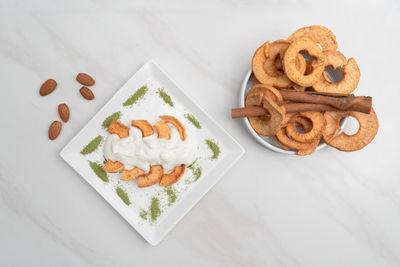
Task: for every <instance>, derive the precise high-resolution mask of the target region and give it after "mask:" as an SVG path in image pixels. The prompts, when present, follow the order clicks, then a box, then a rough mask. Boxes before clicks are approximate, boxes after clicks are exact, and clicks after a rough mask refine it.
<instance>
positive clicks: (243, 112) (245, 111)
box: [231, 107, 268, 119]
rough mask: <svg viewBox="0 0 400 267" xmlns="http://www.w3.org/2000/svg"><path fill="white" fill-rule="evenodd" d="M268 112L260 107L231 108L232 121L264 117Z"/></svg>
mask: <svg viewBox="0 0 400 267" xmlns="http://www.w3.org/2000/svg"><path fill="white" fill-rule="evenodd" d="M267 113H268V112H267V111H266V110H265V109H264V108H262V107H248V108H233V109H232V113H231V116H232V119H236V118H242V117H253V116H264V115H266V114H267Z"/></svg>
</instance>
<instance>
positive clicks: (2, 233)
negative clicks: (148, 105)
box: [0, 0, 400, 267]
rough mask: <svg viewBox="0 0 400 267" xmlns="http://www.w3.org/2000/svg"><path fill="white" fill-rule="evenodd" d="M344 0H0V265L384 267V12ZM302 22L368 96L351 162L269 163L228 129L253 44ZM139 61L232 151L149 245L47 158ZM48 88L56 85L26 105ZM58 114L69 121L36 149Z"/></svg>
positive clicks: (316, 157)
mask: <svg viewBox="0 0 400 267" xmlns="http://www.w3.org/2000/svg"><path fill="white" fill-rule="evenodd" d="M348 2H349V1H328V2H325V3H324V2H321V1H318V3H317V4H316V3H313V2H311V1H307V0H285V1H257V0H252V1H245V0H221V1H190V2H189V1H182V2H180V1H176V0H174V1H160V2H158V1H140V2H139V1H120V2H117V1H104V0H103V1H94V0H80V1H64V2H61V1H33V0H32V1H4V0H1V1H0V81H1V89H0V118H1V135H0V136H1V138H0V266H289V267H291V266H352V267H353V266H363V267H365V266H400V227H399V225H400V167H399V166H400V164H399V156H398V151H399V148H400V145H399V143H398V136H399V134H398V133H397V132H396V131H399V130H400V126H399V125H400V119H399V111H398V110H396V108H397V107H398V106H399V104H398V100H397V99H396V98H397V97H399V98H400V89H399V82H398V76H399V75H398V69H399V68H398V63H399V62H400V56H399V48H398V47H399V42H400V4H399V2H398V1H394V0H393V1H376V2H374V1H357V2H352V3H348ZM311 24H322V25H325V26H327V27H329V28H331V29H332V30H333V31H334V32H335V34H336V36H337V39H338V41H339V44H340V46H339V49H340V50H341V51H342V52H343V53H344V54H345V55H346V56H349V57H350V56H352V57H355V58H356V59H357V61H358V63H359V66H360V69H361V71H362V76H361V82H360V84H359V89H358V91H357V92H358V93H359V94H362V95H373V96H374V107H375V110H376V111H377V113H378V115H379V119H380V129H379V133H378V135H377V136H376V138H375V140H374V141H373V143H372V144H371V145H369V146H368V147H367V148H365V149H364V150H362V151H359V152H354V153H343V152H339V151H337V150H334V149H331V148H327V149H324V150H323V151H319V152H317V153H315V154H313V155H312V156H309V157H293V156H285V155H280V154H277V153H274V152H271V151H268V150H266V149H265V148H263V147H261V146H260V145H258V144H257V143H256V142H255V141H253V140H252V139H251V138H250V135H249V134H248V133H247V132H246V131H245V129H244V127H243V125H242V124H241V122H240V121H233V120H231V119H230V118H229V113H230V108H231V107H233V106H235V104H236V103H237V94H238V89H239V85H240V82H241V80H242V77H243V75H244V74H245V72H246V71H247V69H248V68H249V63H250V60H251V56H252V53H253V52H254V50H255V49H256V48H257V46H258V45H260V44H261V43H263V42H264V41H265V40H274V39H280V38H286V37H287V36H288V35H289V34H290V33H291V32H293V31H294V30H296V29H297V28H299V27H301V26H304V25H311ZM149 59H154V60H155V61H157V62H158V63H159V64H160V65H161V66H162V67H163V68H165V69H166V70H167V71H168V72H169V74H170V75H171V76H172V77H174V78H175V80H176V81H177V83H178V84H179V85H180V86H181V87H182V88H185V90H187V91H188V92H189V94H190V95H191V96H192V97H193V99H195V100H197V101H198V103H199V104H200V105H201V106H202V107H204V108H205V109H206V110H207V111H208V112H209V113H210V114H212V115H213V116H214V117H215V119H216V120H217V121H218V122H219V123H220V124H221V125H222V126H223V127H224V128H225V129H227V130H228V131H229V132H230V133H231V134H232V135H233V136H234V137H235V138H236V139H237V140H238V141H239V142H240V143H241V144H242V145H243V146H244V147H245V148H246V150H247V153H246V154H245V156H244V157H243V158H242V160H241V161H240V162H239V163H238V164H237V165H236V166H235V167H234V168H233V169H232V170H231V171H230V172H228V174H227V175H226V176H225V177H224V178H223V179H222V180H221V181H220V182H219V183H218V184H217V185H216V186H215V187H214V188H213V189H212V190H211V191H210V192H209V193H208V194H207V195H206V196H205V197H204V198H203V199H202V200H201V201H200V203H199V204H198V205H197V206H196V207H195V208H194V209H193V210H192V211H191V212H190V213H189V214H188V215H187V216H186V217H185V218H184V219H183V220H182V221H181V222H180V223H179V224H178V225H177V227H176V228H175V229H174V230H173V231H172V232H171V233H170V234H169V235H168V236H167V238H166V239H165V240H164V241H163V242H162V243H161V244H160V245H159V246H157V247H152V246H150V245H149V244H147V243H146V242H145V241H144V240H143V239H142V238H141V237H140V236H139V235H138V234H137V233H136V232H135V231H134V230H133V229H132V228H131V227H130V226H129V225H128V224H127V223H126V222H125V221H124V220H123V219H122V218H121V217H120V216H119V215H118V214H117V213H116V212H115V211H114V210H113V209H112V208H111V207H110V206H109V205H107V203H106V202H105V201H104V200H103V199H102V198H101V197H100V196H99V195H97V193H96V192H95V191H94V190H93V189H92V188H91V187H90V186H89V185H88V184H86V182H85V181H84V180H83V179H81V178H80V177H79V176H78V174H77V173H75V172H74V170H72V169H71V168H70V167H69V166H67V164H66V163H65V162H64V161H63V160H62V159H61V158H60V157H59V156H58V153H59V151H60V150H61V148H62V147H63V146H64V145H65V144H66V143H67V142H68V141H69V140H70V139H71V138H72V137H73V136H74V135H75V134H76V133H77V132H78V131H79V130H80V129H81V128H82V127H83V126H84V125H85V124H86V123H87V121H88V120H89V119H90V118H91V117H92V116H93V115H94V114H95V113H96V112H97V111H98V110H99V109H100V108H101V106H102V105H103V104H104V103H106V101H107V100H108V99H109V98H110V97H111V96H112V95H113V94H114V92H115V91H117V90H118V88H119V87H120V86H121V85H122V84H123V83H124V82H125V81H126V80H127V79H128V78H129V77H130V76H131V75H132V74H133V73H134V72H135V71H136V70H137V69H138V68H139V67H140V66H141V65H142V64H143V63H145V62H146V61H147V60H149ZM78 72H88V73H90V74H92V75H93V76H94V77H95V78H96V81H97V84H96V86H95V87H94V92H95V94H96V99H95V101H93V102H87V101H85V100H84V99H82V98H81V97H80V95H79V93H78V89H79V85H78V84H77V83H76V82H75V81H74V77H75V75H76V73H78ZM48 77H53V78H55V79H56V80H57V81H58V82H59V86H58V88H57V90H56V91H55V92H54V93H53V94H51V95H49V96H47V97H40V96H39V94H38V88H39V86H40V84H41V83H42V82H43V81H44V80H45V79H47V78H48ZM211 96H214V97H213V98H212V97H211ZM60 102H66V103H68V104H69V105H70V107H71V110H72V114H71V121H70V122H69V123H68V124H67V125H65V127H64V129H63V132H62V134H61V136H60V137H59V138H58V139H57V140H56V141H54V142H50V141H49V140H48V139H47V128H48V125H49V124H50V122H51V121H53V120H55V119H57V118H58V117H57V113H56V110H57V104H58V103H60Z"/></svg>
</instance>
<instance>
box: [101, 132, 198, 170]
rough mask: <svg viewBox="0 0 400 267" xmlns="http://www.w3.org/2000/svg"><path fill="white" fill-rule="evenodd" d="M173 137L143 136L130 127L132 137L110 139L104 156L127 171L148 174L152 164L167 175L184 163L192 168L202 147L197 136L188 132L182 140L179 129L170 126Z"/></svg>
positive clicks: (113, 135) (114, 136)
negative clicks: (117, 162) (133, 169)
mask: <svg viewBox="0 0 400 267" xmlns="http://www.w3.org/2000/svg"><path fill="white" fill-rule="evenodd" d="M169 126H170V129H171V138H170V139H168V140H167V139H163V138H158V137H157V132H156V131H155V132H154V134H153V135H150V136H146V137H142V132H141V131H140V130H139V129H138V128H136V127H130V129H129V136H128V137H125V138H122V139H120V138H119V136H118V135H116V134H110V135H109V136H107V138H106V141H105V144H104V147H103V155H104V157H105V158H106V159H110V160H112V161H119V162H121V163H122V164H124V166H125V169H128V170H129V169H132V168H133V167H138V168H140V169H142V170H144V171H145V172H148V171H149V170H150V166H151V165H162V166H163V168H164V172H165V173H168V172H170V171H172V170H173V169H174V168H175V167H176V166H178V165H181V164H186V165H189V164H191V163H192V162H193V161H195V159H196V154H197V151H198V146H197V143H196V140H195V138H194V136H193V134H190V133H187V136H186V139H185V141H182V140H181V139H180V136H179V132H178V130H177V129H176V128H175V127H174V126H173V125H169Z"/></svg>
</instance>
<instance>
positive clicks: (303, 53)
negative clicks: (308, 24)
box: [300, 50, 315, 64]
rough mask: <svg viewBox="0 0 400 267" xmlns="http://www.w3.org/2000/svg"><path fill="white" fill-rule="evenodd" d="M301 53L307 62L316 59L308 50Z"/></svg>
mask: <svg viewBox="0 0 400 267" xmlns="http://www.w3.org/2000/svg"><path fill="white" fill-rule="evenodd" d="M300 54H301V55H302V56H303V57H304V59H305V60H306V63H307V64H309V63H311V62H312V61H313V60H314V59H315V57H313V56H310V54H308V52H307V51H306V50H301V51H300Z"/></svg>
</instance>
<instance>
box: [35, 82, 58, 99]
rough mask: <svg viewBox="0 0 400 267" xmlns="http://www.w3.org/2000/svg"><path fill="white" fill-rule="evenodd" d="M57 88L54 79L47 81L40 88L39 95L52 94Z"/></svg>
mask: <svg viewBox="0 0 400 267" xmlns="http://www.w3.org/2000/svg"><path fill="white" fill-rule="evenodd" d="M56 87H57V82H56V81H55V80H54V79H48V80H47V81H45V82H44V83H43V84H42V86H40V90H39V94H40V95H41V96H45V95H48V94H50V93H51V92H53V91H54V90H55V89H56Z"/></svg>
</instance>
